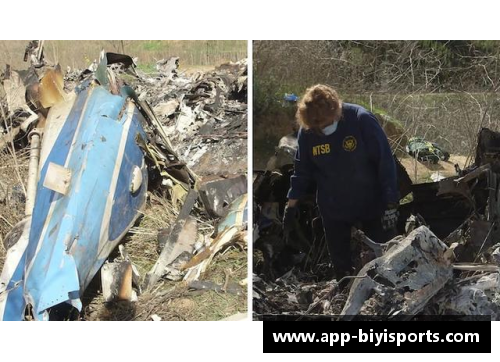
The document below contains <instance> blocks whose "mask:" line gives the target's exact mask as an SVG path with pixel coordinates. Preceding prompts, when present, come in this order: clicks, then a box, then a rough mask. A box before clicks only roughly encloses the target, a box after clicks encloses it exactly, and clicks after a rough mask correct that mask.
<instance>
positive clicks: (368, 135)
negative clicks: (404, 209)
mask: <svg viewBox="0 0 500 362" xmlns="http://www.w3.org/2000/svg"><path fill="white" fill-rule="evenodd" d="M360 121H361V129H362V135H363V140H364V142H365V144H366V146H367V150H368V154H369V157H370V159H371V160H372V162H373V163H374V164H375V165H376V167H377V174H378V179H379V182H380V185H381V187H382V191H383V193H384V201H385V203H386V204H391V203H393V204H397V203H399V188H398V181H397V171H396V163H395V161H394V157H393V155H392V151H391V147H390V146H389V141H388V140H387V136H386V135H385V132H384V130H383V129H382V127H381V126H380V125H379V123H378V121H377V119H376V118H375V116H374V115H373V114H371V113H369V112H364V113H362V114H361V116H360Z"/></svg>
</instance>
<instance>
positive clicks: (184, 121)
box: [132, 57, 248, 176]
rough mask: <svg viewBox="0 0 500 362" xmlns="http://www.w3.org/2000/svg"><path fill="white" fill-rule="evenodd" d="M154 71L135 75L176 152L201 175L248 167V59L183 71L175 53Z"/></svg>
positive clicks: (142, 96) (138, 87) (141, 94)
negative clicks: (212, 68) (192, 72)
mask: <svg viewBox="0 0 500 362" xmlns="http://www.w3.org/2000/svg"><path fill="white" fill-rule="evenodd" d="M157 70H158V75H157V76H156V77H154V78H153V77H151V76H148V75H146V74H140V76H139V78H137V79H136V81H134V82H133V83H132V84H133V87H134V88H135V90H136V92H137V94H138V95H139V99H145V100H147V101H148V103H149V104H151V106H152V108H153V110H154V113H155V114H156V115H157V117H158V119H159V120H160V122H161V123H162V125H163V126H164V127H165V130H166V132H167V134H168V135H169V137H170V139H171V141H172V143H173V145H174V149H175V151H176V152H177V154H178V155H179V157H180V158H181V159H182V160H184V162H186V164H187V165H188V166H189V167H191V168H192V169H193V171H194V172H196V173H197V174H198V175H200V176H204V175H211V174H219V173H227V171H228V170H231V171H232V172H231V173H246V169H247V157H246V156H247V152H246V149H247V146H246V138H247V122H248V120H247V99H246V98H247V77H248V76H247V61H246V59H245V60H242V61H239V62H236V63H229V64H223V65H221V66H219V67H217V68H216V69H215V70H214V71H212V72H207V73H201V72H196V73H194V74H192V75H187V74H185V73H181V72H180V71H179V58H176V57H173V58H170V59H167V60H161V61H159V62H158V63H157Z"/></svg>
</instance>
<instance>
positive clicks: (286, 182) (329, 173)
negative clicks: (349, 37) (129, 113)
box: [252, 40, 500, 321]
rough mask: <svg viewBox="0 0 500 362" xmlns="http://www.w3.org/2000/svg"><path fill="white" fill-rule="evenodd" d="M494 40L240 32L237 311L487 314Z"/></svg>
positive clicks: (327, 315)
mask: <svg viewBox="0 0 500 362" xmlns="http://www.w3.org/2000/svg"><path fill="white" fill-rule="evenodd" d="M499 53H500V42H499V41H477V40H475V41H469V40H463V41H458V40H453V41H439V40H435V41H433V40H425V41H418V40H411V41H403V40H402V41H380V40H379V41H253V65H252V66H253V180H254V181H253V197H254V210H253V213H254V216H253V223H254V225H253V233H254V235H253V240H254V241H253V319H254V320H263V321H271V320H273V321H274V320H292V321H295V320H363V319H364V318H372V319H377V320H425V319H426V318H427V317H429V316H433V317H439V318H440V319H442V320H447V319H451V318H457V316H458V317H468V318H470V317H474V318H478V319H481V318H482V317H486V318H487V320H490V318H491V320H500V303H499V300H500V277H499V265H500V244H499V242H500V228H499V227H498V226H499V225H498V222H499V221H498V220H499V215H500V188H499V182H500V133H499V131H500V127H499V122H498V119H499V117H500V107H499V104H500V96H499V94H498V90H499V88H500V83H499V79H500V69H499V68H498V54H499Z"/></svg>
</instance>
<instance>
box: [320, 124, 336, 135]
mask: <svg viewBox="0 0 500 362" xmlns="http://www.w3.org/2000/svg"><path fill="white" fill-rule="evenodd" d="M338 124H339V122H338V121H336V122H333V123H332V124H331V125H329V126H326V127H325V128H323V129H322V132H323V134H324V135H326V136H329V135H331V134H332V133H333V132H335V131H336V130H337V126H338Z"/></svg>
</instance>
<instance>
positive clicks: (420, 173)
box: [399, 155, 470, 183]
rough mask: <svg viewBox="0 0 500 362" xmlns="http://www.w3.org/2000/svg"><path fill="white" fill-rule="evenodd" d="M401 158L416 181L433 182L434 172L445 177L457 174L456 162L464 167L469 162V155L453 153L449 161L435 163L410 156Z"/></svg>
mask: <svg viewBox="0 0 500 362" xmlns="http://www.w3.org/2000/svg"><path fill="white" fill-rule="evenodd" d="M399 160H400V161H401V163H402V164H403V166H404V168H405V169H406V172H408V175H409V176H410V178H411V179H412V181H413V182H415V183H422V182H432V179H431V175H432V174H434V173H439V175H441V176H444V177H450V176H454V175H456V171H455V164H458V166H459V167H460V168H461V169H463V168H464V167H465V165H466V163H467V162H468V160H467V157H466V156H461V155H451V156H450V159H449V160H448V161H446V162H444V161H440V162H438V163H437V164H435V165H434V164H432V163H424V162H420V161H417V160H416V159H415V158H413V157H409V156H408V157H401V158H399ZM469 161H470V160H469Z"/></svg>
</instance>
